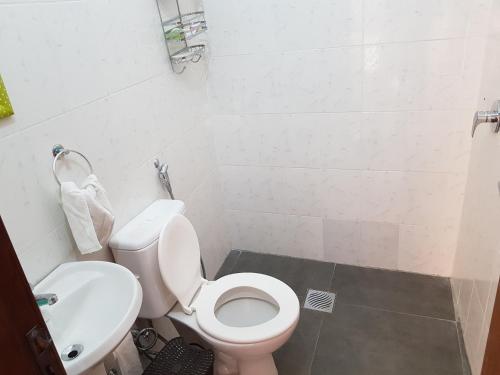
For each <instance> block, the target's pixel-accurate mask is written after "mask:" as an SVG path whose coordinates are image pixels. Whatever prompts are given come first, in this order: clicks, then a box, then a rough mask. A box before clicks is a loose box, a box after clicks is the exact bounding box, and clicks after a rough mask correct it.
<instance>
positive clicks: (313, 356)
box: [308, 263, 337, 375]
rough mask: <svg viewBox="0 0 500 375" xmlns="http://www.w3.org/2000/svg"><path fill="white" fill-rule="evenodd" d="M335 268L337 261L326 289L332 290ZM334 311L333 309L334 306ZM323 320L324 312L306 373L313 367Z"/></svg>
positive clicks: (309, 373)
mask: <svg viewBox="0 0 500 375" xmlns="http://www.w3.org/2000/svg"><path fill="white" fill-rule="evenodd" d="M336 268H337V263H333V270H332V275H331V276H330V283H329V285H328V290H329V291H331V290H332V286H333V278H334V277H335V269H336ZM334 311H335V306H334ZM324 322H325V315H324V314H321V323H320V325H319V329H318V336H317V337H316V341H315V343H314V348H313V350H312V356H311V363H310V364H309V371H308V375H311V371H312V367H313V364H314V359H315V357H316V351H317V350H318V342H319V337H320V335H321V330H322V329H323V324H324Z"/></svg>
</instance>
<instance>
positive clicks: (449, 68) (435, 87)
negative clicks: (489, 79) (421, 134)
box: [363, 39, 464, 111]
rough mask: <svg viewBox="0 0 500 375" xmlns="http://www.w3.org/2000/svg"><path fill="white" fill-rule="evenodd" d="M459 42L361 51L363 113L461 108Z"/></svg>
mask: <svg viewBox="0 0 500 375" xmlns="http://www.w3.org/2000/svg"><path fill="white" fill-rule="evenodd" d="M463 50H464V41H463V39H450V40H440V41H426V42H414V43H397V44H383V45H375V46H367V47H365V52H364V97H363V110H365V111H391V110H429V109H443V110H444V109H458V108H461V106H462V105H463V104H462V100H460V99H461V96H460V95H461V89H462V72H463V62H462V60H463Z"/></svg>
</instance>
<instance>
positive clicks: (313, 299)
mask: <svg viewBox="0 0 500 375" xmlns="http://www.w3.org/2000/svg"><path fill="white" fill-rule="evenodd" d="M334 303H335V293H329V292H324V291H322V290H314V289H309V290H308V291H307V296H306V301H305V302H304V309H309V310H316V311H322V312H327V313H331V312H332V311H333V304H334Z"/></svg>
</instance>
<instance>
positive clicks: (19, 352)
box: [0, 217, 66, 375]
mask: <svg viewBox="0 0 500 375" xmlns="http://www.w3.org/2000/svg"><path fill="white" fill-rule="evenodd" d="M0 340H1V341H0V342H1V343H2V345H1V348H2V349H1V358H2V360H1V361H0V374H12V375H14V374H16V375H65V374H66V371H65V370H64V367H63V364H62V362H61V359H60V358H59V354H58V353H57V349H56V347H55V345H54V343H53V341H52V338H51V337H50V334H49V331H48V329H47V326H46V325H45V321H44V319H43V317H42V313H41V312H40V309H39V308H38V306H37V304H36V301H35V298H34V296H33V293H32V291H31V287H30V285H29V283H28V280H27V279H26V275H25V274H24V271H23V269H22V267H21V264H20V262H19V259H18V258H17V255H16V252H15V250H14V247H13V246H12V243H11V241H10V239H9V236H8V234H7V230H6V228H5V226H4V224H3V222H2V218H1V217H0Z"/></svg>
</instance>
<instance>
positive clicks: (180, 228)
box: [110, 200, 300, 375]
mask: <svg viewBox="0 0 500 375" xmlns="http://www.w3.org/2000/svg"><path fill="white" fill-rule="evenodd" d="M183 212H184V204H183V203H182V202H180V201H167V200H162V201H156V202H154V203H153V204H152V205H151V206H150V207H148V208H147V209H146V210H145V211H144V212H143V213H141V214H140V215H139V216H138V217H136V218H135V219H133V220H132V221H131V222H130V223H129V224H127V225H126V226H125V227H124V228H123V229H122V230H121V231H120V232H118V233H117V234H116V235H115V236H114V237H113V238H112V240H111V241H110V247H111V248H112V250H113V253H114V255H115V259H116V261H117V262H118V263H120V264H122V265H124V266H126V267H128V268H129V269H131V270H132V272H134V273H136V275H137V276H138V279H139V282H141V285H142V287H143V290H144V291H145V293H144V294H145V298H144V300H143V307H142V308H141V312H140V313H139V316H140V317H144V318H149V319H154V318H158V317H160V316H162V315H167V316H168V317H169V318H171V319H172V320H174V321H176V322H179V323H181V324H183V325H185V326H187V327H189V328H191V329H192V330H193V331H195V332H196V333H197V334H198V335H199V336H200V337H201V338H202V339H203V340H204V341H205V342H207V343H208V344H210V345H211V346H212V348H213V349H214V352H215V366H214V371H215V373H216V374H217V375H237V374H239V375H257V374H259V375H275V374H278V371H277V369H276V366H275V364H274V360H273V357H272V353H273V352H274V351H276V350H277V349H278V348H280V347H281V346H282V345H283V344H284V343H285V342H286V341H287V340H288V338H289V337H290V336H291V334H292V333H293V331H294V329H295V327H296V325H297V322H298V319H299V311H300V307H299V301H298V298H297V296H296V294H295V293H294V292H293V290H292V289H291V288H290V287H289V286H288V285H286V284H285V283H283V282H282V281H280V280H278V279H276V278H273V277H271V276H267V275H263V274H258V273H237V274H232V275H228V276H224V277H222V278H220V279H218V280H216V281H208V280H205V279H204V278H203V277H202V276H201V271H200V264H199V259H200V247H199V243H198V238H197V235H196V232H195V230H194V228H193V226H192V225H191V223H190V222H189V220H188V219H187V218H186V217H185V216H183V215H182V214H183ZM160 224H163V225H160ZM146 226H148V227H150V228H154V229H150V230H145V227H146ZM143 232H146V233H145V235H144V236H145V239H144V240H142V239H141V236H142V234H141V233H143ZM154 233H156V235H154ZM132 243H133V244H132Z"/></svg>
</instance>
